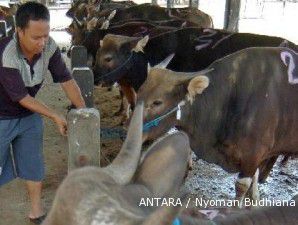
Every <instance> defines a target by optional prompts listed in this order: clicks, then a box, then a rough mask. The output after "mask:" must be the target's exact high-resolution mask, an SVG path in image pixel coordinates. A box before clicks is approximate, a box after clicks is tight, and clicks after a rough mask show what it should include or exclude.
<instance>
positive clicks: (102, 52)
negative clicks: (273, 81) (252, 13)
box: [93, 28, 298, 177]
mask: <svg viewBox="0 0 298 225" xmlns="http://www.w3.org/2000/svg"><path fill="white" fill-rule="evenodd" d="M137 40H138V39H137V38H135V37H127V36H122V37H121V36H115V35H110V34H109V35H106V36H105V37H104V39H103V41H102V46H101V47H100V48H98V50H97V56H96V61H95V65H94V69H93V73H94V80H95V84H99V83H101V82H106V83H113V82H116V81H117V82H120V83H121V82H122V83H125V84H126V90H127V92H126V93H125V96H129V98H128V100H129V104H130V105H131V106H132V107H133V106H134V104H135V101H136V98H135V96H136V94H135V93H134V92H135V91H137V90H138V88H139V87H140V86H141V85H142V83H143V82H144V81H145V79H146V77H147V64H148V63H149V64H150V65H156V64H157V63H158V62H160V61H161V60H162V59H164V58H165V57H166V56H168V55H169V54H172V53H175V56H174V58H173V60H172V61H171V63H170V64H169V66H168V68H169V69H172V70H175V71H181V72H192V71H197V70H201V69H204V68H206V67H207V66H209V65H210V64H211V63H212V62H214V61H215V60H216V59H219V58H222V57H224V56H226V55H228V54H231V53H233V52H235V51H237V50H240V49H244V48H247V47H257V46H260V47H263V46H264V47H266V46H268V47H270V46H272V47H276V46H280V45H285V46H289V47H290V48H293V49H298V48H297V46H296V45H295V44H293V43H291V42H289V41H286V40H284V39H283V38H279V37H270V36H265V35H256V34H249V33H231V32H228V31H223V30H217V29H210V28H209V29H202V28H184V29H179V30H176V31H170V32H167V33H163V34H161V35H158V36H155V37H152V38H150V39H149V41H146V40H148V39H146V37H144V38H143V39H141V40H140V41H139V42H138V41H137ZM137 44H138V45H139V46H141V48H138V50H136V49H137V48H135V47H136V45H137ZM274 162H275V161H274ZM274 162H273V164H274ZM268 164H269V165H272V166H273V164H272V162H268ZM265 177H266V176H265Z"/></svg>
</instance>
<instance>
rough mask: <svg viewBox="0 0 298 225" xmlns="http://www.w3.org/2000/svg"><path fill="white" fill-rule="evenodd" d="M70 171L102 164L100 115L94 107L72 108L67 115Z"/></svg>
mask: <svg viewBox="0 0 298 225" xmlns="http://www.w3.org/2000/svg"><path fill="white" fill-rule="evenodd" d="M67 124H68V147H69V150H68V151H69V154H68V171H71V170H73V169H75V168H79V167H83V166H99V165H100V116H99V111H98V110H96V109H93V108H85V109H72V110H71V111H70V112H69V113H68V115H67Z"/></svg>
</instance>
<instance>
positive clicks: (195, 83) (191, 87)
mask: <svg viewBox="0 0 298 225" xmlns="http://www.w3.org/2000/svg"><path fill="white" fill-rule="evenodd" d="M208 85H209V78H208V77H206V76H203V75H200V76H196V77H194V78H193V79H191V80H190V82H189V84H188V87H187V90H188V94H187V100H189V101H190V103H192V102H193V100H194V98H195V96H196V95H197V94H202V92H203V91H204V90H205V89H206V88H207V87H208Z"/></svg>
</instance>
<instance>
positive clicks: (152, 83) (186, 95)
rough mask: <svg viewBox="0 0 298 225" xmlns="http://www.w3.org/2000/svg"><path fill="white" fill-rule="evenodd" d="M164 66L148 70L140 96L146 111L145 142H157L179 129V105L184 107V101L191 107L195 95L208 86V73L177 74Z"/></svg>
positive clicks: (139, 98)
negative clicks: (173, 129)
mask: <svg viewBox="0 0 298 225" xmlns="http://www.w3.org/2000/svg"><path fill="white" fill-rule="evenodd" d="M161 64H162V63H161ZM164 66H165V65H164ZM164 66H163V68H162V67H161V66H160V64H159V65H157V66H155V67H153V68H151V69H149V72H148V77H147V79H146V81H145V83H144V84H143V85H142V86H141V88H140V89H139V91H138V94H137V95H138V100H142V101H144V107H145V109H144V130H143V131H144V135H143V139H144V141H145V140H152V139H155V138H157V137H159V136H160V135H162V134H164V133H166V132H167V131H168V130H169V129H170V128H172V127H174V126H175V125H179V120H178V119H177V116H179V109H178V104H180V105H183V104H184V102H185V101H186V102H187V101H188V102H190V103H192V102H193V99H194V98H195V97H196V95H198V94H201V93H202V92H203V91H204V90H205V89H206V88H207V87H208V85H209V79H208V77H206V76H205V73H206V71H202V72H196V73H183V72H174V71H171V70H168V69H165V68H164ZM182 103H183V104H182ZM182 107H183V106H182ZM154 121H155V122H154Z"/></svg>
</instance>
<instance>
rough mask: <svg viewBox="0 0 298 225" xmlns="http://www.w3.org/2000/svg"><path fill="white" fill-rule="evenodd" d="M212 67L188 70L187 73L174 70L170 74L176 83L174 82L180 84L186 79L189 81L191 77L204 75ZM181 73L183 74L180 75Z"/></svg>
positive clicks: (211, 69)
mask: <svg viewBox="0 0 298 225" xmlns="http://www.w3.org/2000/svg"><path fill="white" fill-rule="evenodd" d="M213 70H214V69H213V68H207V69H205V70H201V71H197V72H189V73H185V72H183V73H181V72H176V73H174V74H173V75H172V76H171V79H172V80H173V81H174V82H175V83H176V84H181V83H184V82H187V81H190V80H191V79H193V78H195V77H196V76H199V75H206V74H208V73H209V72H211V71H213ZM181 74H183V75H182V76H181Z"/></svg>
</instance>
